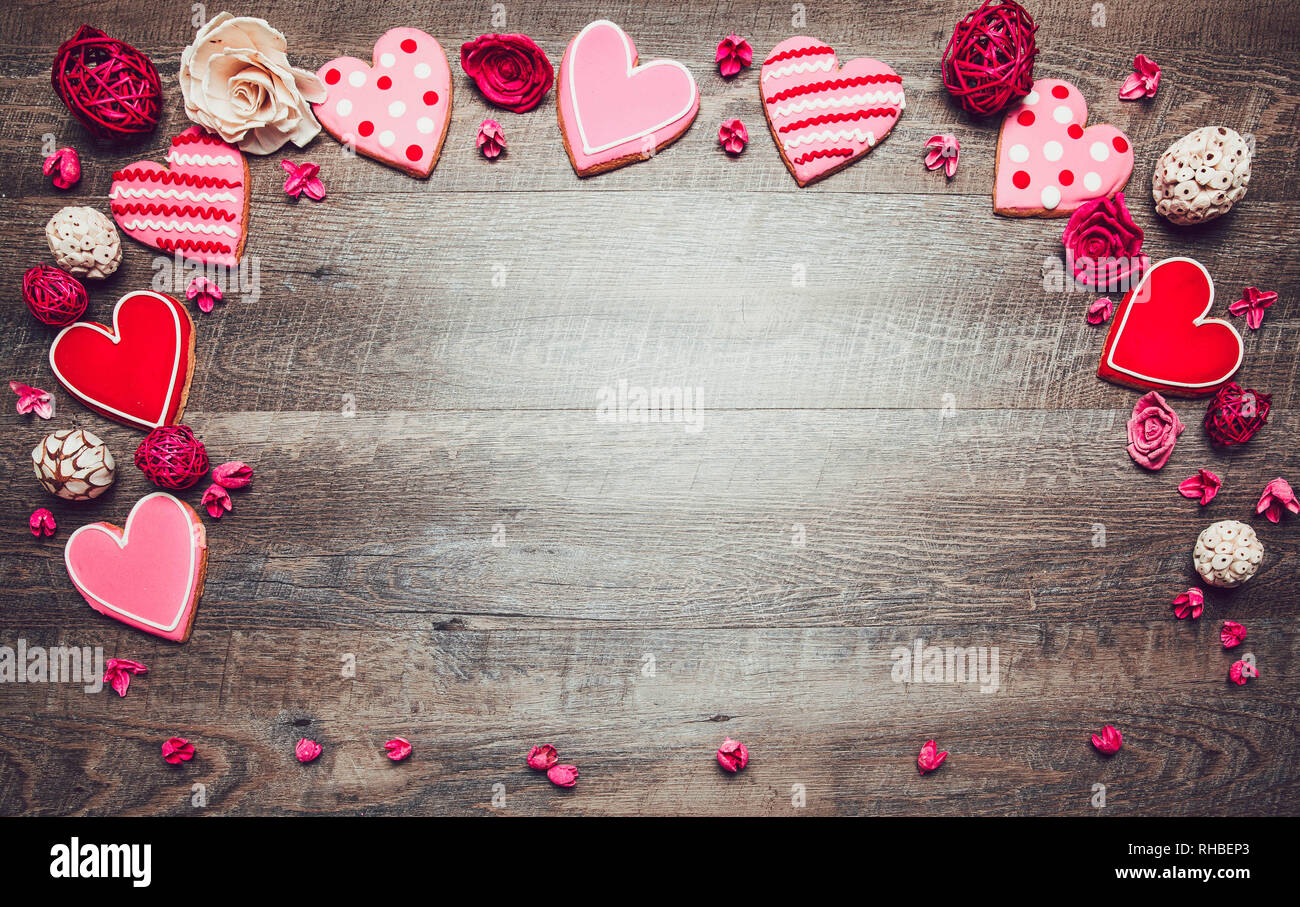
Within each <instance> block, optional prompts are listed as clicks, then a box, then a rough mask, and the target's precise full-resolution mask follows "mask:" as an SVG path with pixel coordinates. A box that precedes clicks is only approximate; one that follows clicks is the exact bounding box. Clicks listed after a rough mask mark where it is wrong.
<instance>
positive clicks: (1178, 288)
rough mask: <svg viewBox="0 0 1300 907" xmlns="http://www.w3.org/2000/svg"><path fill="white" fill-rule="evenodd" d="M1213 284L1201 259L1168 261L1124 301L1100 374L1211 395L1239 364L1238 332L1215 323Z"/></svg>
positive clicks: (1133, 383) (1141, 385) (1149, 387)
mask: <svg viewBox="0 0 1300 907" xmlns="http://www.w3.org/2000/svg"><path fill="white" fill-rule="evenodd" d="M1213 306H1214V281H1212V280H1211V279H1210V275H1209V272H1207V271H1206V270H1205V268H1204V266H1202V265H1201V263H1200V262H1199V261H1195V260H1194V259H1191V258H1166V259H1165V260H1164V261H1162V262H1160V263H1159V264H1156V265H1155V266H1154V267H1152V268H1151V269H1150V270H1149V271H1147V272H1146V274H1145V275H1143V277H1142V281H1141V282H1140V283H1139V284H1138V285H1137V286H1136V287H1134V288H1133V289H1131V290H1129V292H1128V295H1127V296H1125V297H1124V301H1123V302H1122V303H1120V306H1119V310H1118V311H1117V312H1116V313H1115V319H1114V321H1112V322H1111V326H1110V333H1109V334H1108V335H1107V337H1106V346H1105V347H1104V348H1103V349H1102V353H1101V365H1100V366H1099V367H1098V369H1097V375H1098V377H1100V378H1104V379H1106V380H1107V381H1113V382H1115V383H1116V384H1124V385H1127V386H1129V387H1136V388H1141V389H1143V390H1158V391H1164V392H1165V393H1170V394H1178V395H1180V396H1184V397H1201V396H1204V395H1206V394H1212V393H1214V391H1216V390H1218V389H1219V388H1220V387H1222V386H1223V385H1224V384H1226V383H1227V382H1228V380H1229V379H1230V378H1232V376H1233V374H1234V373H1235V372H1236V371H1237V369H1238V368H1239V367H1240V366H1241V359H1242V344H1241V335H1240V334H1238V333H1237V329H1236V328H1234V327H1233V326H1232V325H1231V324H1229V323H1228V322H1226V321H1224V320H1223V319H1221V318H1210V317H1208V316H1209V313H1210V309H1211V308H1212V307H1213Z"/></svg>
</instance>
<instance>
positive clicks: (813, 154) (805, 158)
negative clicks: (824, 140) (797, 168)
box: [794, 148, 853, 164]
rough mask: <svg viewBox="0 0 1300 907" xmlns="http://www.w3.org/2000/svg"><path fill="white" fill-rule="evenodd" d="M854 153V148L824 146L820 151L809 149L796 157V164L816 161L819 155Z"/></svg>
mask: <svg viewBox="0 0 1300 907" xmlns="http://www.w3.org/2000/svg"><path fill="white" fill-rule="evenodd" d="M852 154H853V149H852V148H823V149H821V150H819V151H809V152H807V153H806V154H801V155H799V156H798V157H797V158H795V159H794V162H795V163H796V164H806V163H808V162H809V161H815V160H817V158H819V157H850V156H852Z"/></svg>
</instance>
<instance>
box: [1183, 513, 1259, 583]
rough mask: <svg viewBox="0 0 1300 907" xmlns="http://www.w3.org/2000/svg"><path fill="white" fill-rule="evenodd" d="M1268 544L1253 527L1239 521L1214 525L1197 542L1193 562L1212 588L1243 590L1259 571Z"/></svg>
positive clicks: (1227, 521) (1221, 521) (1222, 521)
mask: <svg viewBox="0 0 1300 907" xmlns="http://www.w3.org/2000/svg"><path fill="white" fill-rule="evenodd" d="M1263 560H1264V543H1263V542H1261V541H1260V540H1259V536H1257V535H1256V534H1255V530H1254V528H1253V527H1251V526H1248V525H1247V524H1245V523H1239V522H1237V521H1236V520H1220V521H1219V522H1217V523H1212V524H1210V525H1209V526H1208V527H1206V529H1205V530H1204V531H1203V532H1202V533H1201V534H1200V536H1198V537H1197V539H1196V547H1195V548H1194V549H1193V550H1192V562H1193V563H1194V564H1195V566H1196V572H1197V573H1198V574H1200V577H1201V579H1203V580H1205V581H1206V582H1207V583H1209V584H1210V585H1211V586H1218V587H1220V588H1225V589H1227V588H1231V587H1233V586H1240V585H1241V584H1242V583H1244V582H1245V581H1246V580H1248V579H1250V578H1251V577H1252V576H1254V575H1255V573H1256V572H1257V571H1258V570H1259V565H1260V563H1261V562H1262V561H1263Z"/></svg>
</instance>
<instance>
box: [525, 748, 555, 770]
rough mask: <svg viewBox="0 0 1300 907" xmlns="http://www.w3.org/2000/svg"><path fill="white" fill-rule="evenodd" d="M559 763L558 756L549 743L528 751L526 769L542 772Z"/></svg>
mask: <svg viewBox="0 0 1300 907" xmlns="http://www.w3.org/2000/svg"><path fill="white" fill-rule="evenodd" d="M559 761H560V755H559V753H557V752H556V751H555V747H553V746H551V745H550V744H549V743H543V744H542V745H541V746H535V747H533V748H532V749H530V750H529V751H528V767H529V768H535V769H537V770H538V771H539V772H544V771H546V770H547V769H549V768H550V767H551V766H552V765H554V764H555V763H557V762H559Z"/></svg>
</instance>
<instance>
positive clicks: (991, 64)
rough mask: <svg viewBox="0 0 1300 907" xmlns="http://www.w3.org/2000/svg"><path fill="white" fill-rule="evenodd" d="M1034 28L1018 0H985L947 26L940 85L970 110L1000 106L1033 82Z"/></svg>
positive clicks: (991, 110)
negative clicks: (949, 32)
mask: <svg viewBox="0 0 1300 907" xmlns="http://www.w3.org/2000/svg"><path fill="white" fill-rule="evenodd" d="M1037 30H1038V26H1037V25H1035V24H1034V19H1033V17H1032V16H1030V15H1029V13H1027V12H1025V9H1024V7H1022V6H1021V5H1020V4H1018V3H1015V2H1013V0H1002V2H999V3H993V2H989V0H986V2H985V3H983V4H982V5H981V6H980V7H979V9H976V10H972V11H971V12H969V13H967V14H966V18H964V19H962V20H961V21H960V22H958V23H957V27H956V28H954V29H953V31H952V38H950V39H949V41H948V47H947V48H946V49H945V50H944V52H943V84H944V87H945V88H947V89H948V93H949V94H951V95H952V96H953V97H954V98H955V99H956V100H957V103H959V104H961V106H962V107H964V108H965V109H966V110H967V112H969V113H973V114H975V115H976V116H988V115H990V114H994V113H997V112H998V111H1000V110H1003V109H1004V108H1006V106H1007V105H1008V104H1010V103H1011V102H1012V101H1015V100H1017V99H1018V98H1022V97H1024V96H1025V95H1027V94H1029V89H1031V88H1032V87H1033V85H1034V57H1035V56H1036V55H1037V54H1038V46H1037V45H1036V44H1035V43H1034V32H1035V31H1037Z"/></svg>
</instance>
